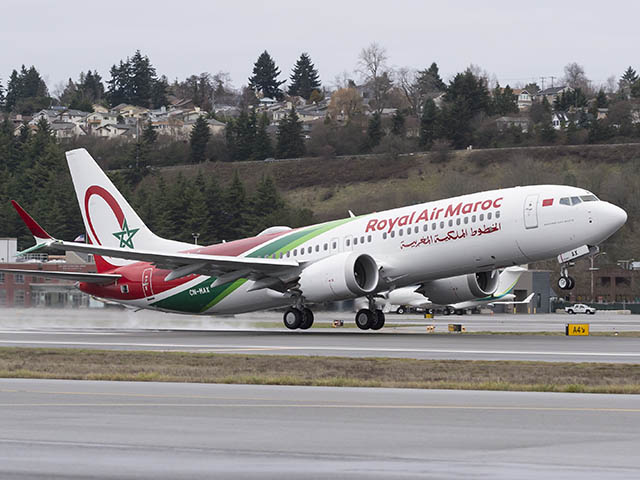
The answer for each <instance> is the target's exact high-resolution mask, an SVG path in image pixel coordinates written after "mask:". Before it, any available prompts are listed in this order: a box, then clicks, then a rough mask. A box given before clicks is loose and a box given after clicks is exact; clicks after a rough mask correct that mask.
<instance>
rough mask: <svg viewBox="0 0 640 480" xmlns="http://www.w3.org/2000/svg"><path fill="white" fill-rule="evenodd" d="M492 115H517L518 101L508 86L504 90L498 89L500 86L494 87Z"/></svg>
mask: <svg viewBox="0 0 640 480" xmlns="http://www.w3.org/2000/svg"><path fill="white" fill-rule="evenodd" d="M493 113H495V114H496V115H507V114H509V113H518V101H517V99H516V96H515V95H514V94H513V90H512V89H511V87H510V86H509V85H507V86H506V87H504V89H503V88H500V84H498V85H496V88H495V89H494V91H493Z"/></svg>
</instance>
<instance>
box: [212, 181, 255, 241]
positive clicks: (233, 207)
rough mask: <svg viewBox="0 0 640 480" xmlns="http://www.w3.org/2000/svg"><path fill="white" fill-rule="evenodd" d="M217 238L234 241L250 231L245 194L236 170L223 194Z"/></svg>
mask: <svg viewBox="0 0 640 480" xmlns="http://www.w3.org/2000/svg"><path fill="white" fill-rule="evenodd" d="M221 216H222V218H221V220H222V221H221V223H220V225H219V236H220V238H221V239H224V240H235V239H236V238H241V237H245V236H247V235H248V234H249V233H250V231H251V225H250V216H249V205H248V201H247V192H246V190H245V188H244V184H243V183H242V181H241V180H240V177H239V176H238V171H237V170H236V171H235V172H234V174H233V180H232V181H231V184H230V185H229V186H228V188H227V189H226V191H225V193H224V198H223V209H222V215H221Z"/></svg>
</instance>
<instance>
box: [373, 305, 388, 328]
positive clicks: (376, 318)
mask: <svg viewBox="0 0 640 480" xmlns="http://www.w3.org/2000/svg"><path fill="white" fill-rule="evenodd" d="M384 320H385V317H384V312H383V311H382V310H376V311H375V312H374V313H373V324H372V325H371V330H380V329H381V328H382V327H384Z"/></svg>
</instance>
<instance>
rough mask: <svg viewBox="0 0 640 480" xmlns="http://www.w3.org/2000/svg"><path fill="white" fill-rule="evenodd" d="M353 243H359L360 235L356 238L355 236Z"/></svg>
mask: <svg viewBox="0 0 640 480" xmlns="http://www.w3.org/2000/svg"><path fill="white" fill-rule="evenodd" d="M353 244H354V245H357V244H358V237H356V238H354V239H353Z"/></svg>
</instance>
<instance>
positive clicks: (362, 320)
mask: <svg viewBox="0 0 640 480" xmlns="http://www.w3.org/2000/svg"><path fill="white" fill-rule="evenodd" d="M373 321H374V315H373V312H372V311H371V310H369V309H368V308H363V309H361V310H358V313H356V325H357V326H358V328H359V329H360V330H369V329H370V328H371V326H372V325H373Z"/></svg>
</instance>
